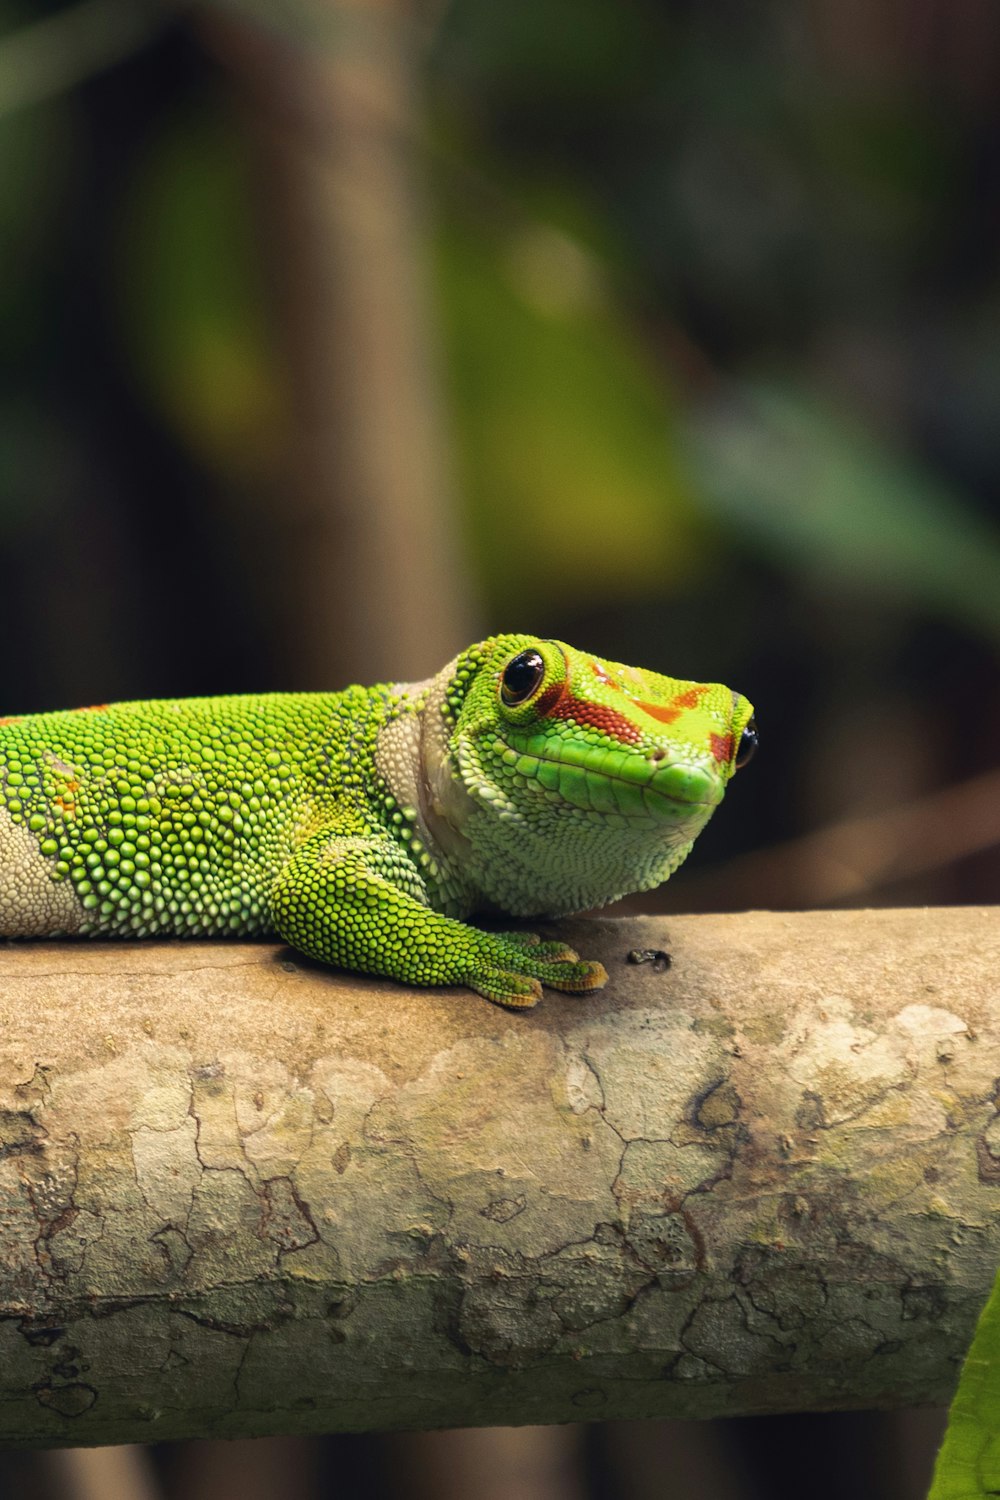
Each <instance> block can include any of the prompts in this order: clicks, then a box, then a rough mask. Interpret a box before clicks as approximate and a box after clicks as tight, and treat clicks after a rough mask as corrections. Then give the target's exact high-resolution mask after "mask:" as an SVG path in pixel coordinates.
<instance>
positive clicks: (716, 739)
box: [708, 734, 733, 765]
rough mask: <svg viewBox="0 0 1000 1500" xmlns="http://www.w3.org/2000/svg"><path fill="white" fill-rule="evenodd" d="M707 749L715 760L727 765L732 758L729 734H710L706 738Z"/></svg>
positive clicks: (731, 743)
mask: <svg viewBox="0 0 1000 1500" xmlns="http://www.w3.org/2000/svg"><path fill="white" fill-rule="evenodd" d="M708 744H709V748H710V749H711V751H712V754H713V755H714V756H715V758H716V760H718V761H722V762H724V763H725V764H727V765H728V763H729V761H731V760H732V758H733V737H732V735H731V734H710V735H709V737H708Z"/></svg>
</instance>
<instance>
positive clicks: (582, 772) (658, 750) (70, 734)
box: [0, 635, 756, 1007]
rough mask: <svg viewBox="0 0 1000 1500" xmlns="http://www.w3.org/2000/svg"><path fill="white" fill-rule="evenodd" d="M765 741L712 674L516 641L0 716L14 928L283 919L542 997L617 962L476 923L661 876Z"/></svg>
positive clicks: (441, 973) (496, 988)
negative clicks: (680, 673)
mask: <svg viewBox="0 0 1000 1500" xmlns="http://www.w3.org/2000/svg"><path fill="white" fill-rule="evenodd" d="M755 743H756V731H755V729H754V727H753V721H752V709H751V706H750V704H749V703H748V702H747V700H746V699H745V698H743V697H742V696H741V695H739V694H738V693H734V692H732V691H731V690H730V689H729V688H726V687H723V686H722V685H721V684H703V683H693V682H685V681H678V680H675V679H673V678H669V677H663V676H660V675H658V674H656V673H653V672H648V671H644V670H642V669H639V668H633V667H627V666H624V665H622V664H619V663H615V662H606V661H603V660H602V659H601V658H599V657H596V656H591V655H589V654H587V653H585V652H580V651H576V650H574V649H573V648H572V647H570V646H567V645H565V644H563V643H562V642H558V641H549V640H537V639H535V638H533V637H530V636H519V635H506V636H495V637H492V638H490V639H489V640H486V641H482V642H480V643H478V644H476V645H474V646H472V647H470V648H469V649H468V650H467V651H465V652H463V653H462V654H461V655H460V656H458V657H457V658H456V659H455V660H454V661H452V662H450V663H449V664H448V666H446V667H445V668H444V669H443V670H442V671H441V672H440V673H438V674H437V676H435V677H433V678H430V679H428V680H427V681H426V682H421V683H408V684H399V683H397V684H382V685H379V686H376V687H372V688H361V687H351V688H347V689H346V690H345V691H343V692H339V693H271V694H259V695H247V696H233V697H219V698H200V699H180V700H162V701H150V702H136V703H118V704H111V705H98V706H95V707H93V708H87V709H76V710H71V711H67V712H58V713H43V714H32V715H27V716H25V717H21V718H18V717H12V718H8V719H5V720H0V936H5V937H42V936H45V937H52V936H61V935H79V936H115V935H120V936H137V937H141V936H151V935H156V934H162V935H168V934H173V935H191V936H198V935H201V936H208V935H218V936H232V937H235V936H238V935H253V934H262V933H271V932H276V933H278V934H279V935H280V936H281V937H283V938H284V939H285V940H286V941H287V942H289V943H291V944H293V945H294V946H295V947H297V948H299V949H301V950H302V951H303V952H305V953H308V954H310V955H312V956H313V957H316V958H319V959H322V960H324V961H326V962H329V963H333V964H337V965H339V966H341V967H343V968H348V969H355V970H360V971H363V972H370V973H377V974H384V975H388V976H390V977H392V978H395V979H398V980H401V981H403V982H407V983H413V984H422V985H436V984H461V985H467V986H468V987H470V988H472V989H474V990H476V991H478V992H479V993H480V994H482V995H485V996H486V997H487V998H488V999H490V1000H494V1001H497V1002H498V1003H500V1004H505V1005H512V1006H519V1007H520V1006H527V1005H532V1004H534V1003H535V1001H536V1000H537V999H538V997H539V995H540V993H541V988H540V987H541V985H549V986H551V987H552V988H555V989H560V990H567V991H585V990H589V989H594V988H597V987H599V986H600V985H601V984H603V983H604V981H605V978H606V975H605V972H604V970H603V968H602V967H601V965H600V964H595V963H588V962H586V961H583V960H580V959H578V957H577V955H576V954H575V953H573V952H572V951H571V950H570V949H568V948H566V947H565V946H564V945H562V944H559V943H539V942H537V941H536V940H535V939H534V938H532V937H531V936H530V935H529V934H525V933H519V932H516V933H496V932H484V931H481V930H479V929H478V928H476V927H474V926H471V925H469V923H468V922H467V921H466V918H468V917H469V916H471V915H472V914H473V913H475V912H477V911H501V912H506V913H508V914H510V915H511V916H515V917H528V916H533V915H534V916H537V915H542V914H544V915H546V916H558V915H562V914H565V913H568V912H572V911H580V910H583V909H586V908H589V907H594V906H601V905H604V904H606V903H607V902H608V901H611V900H614V899H616V898H617V897H618V896H621V895H624V894H627V893H628V892H632V891H638V890H647V889H650V888H651V887H653V886H655V885H658V884H659V883H660V882H661V881H663V880H665V879H666V878H667V877H668V876H669V875H670V874H671V873H672V872H673V871H674V870H675V869H676V868H677V866H678V865H679V864H680V863H681V861H682V860H683V859H684V858H685V856H686V854H687V853H688V851H689V849H690V847H691V844H692V842H693V840H694V838H695V837H696V835H697V833H698V832H699V830H700V829H701V828H702V827H703V826H704V824H705V823H706V822H707V820H708V818H709V817H710V816H711V814H712V812H713V811H714V809H715V807H716V806H717V805H718V803H719V801H720V800H721V798H722V795H723V792H724V790H725V786H726V784H727V782H728V780H729V779H730V777H731V776H732V775H733V773H734V771H735V770H736V769H737V768H738V766H739V765H740V764H742V763H743V761H744V760H745V759H746V758H747V757H748V755H749V753H750V752H751V751H752V749H753V747H754V745H755Z"/></svg>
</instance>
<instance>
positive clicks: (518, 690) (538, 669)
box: [500, 651, 545, 706]
mask: <svg viewBox="0 0 1000 1500" xmlns="http://www.w3.org/2000/svg"><path fill="white" fill-rule="evenodd" d="M544 675H545V663H544V661H543V660H542V658H541V655H540V653H539V652H537V651H522V652H521V653H520V655H519V656H515V657H514V660H513V661H509V662H508V663H507V665H506V667H505V668H504V674H503V683H502V685H501V689H500V692H501V696H502V697H503V701H504V702H505V703H507V704H509V705H511V706H513V705H514V704H515V703H523V702H524V700H525V699H526V698H530V697H531V695H532V693H533V692H534V691H535V689H536V687H537V686H538V684H539V683H540V682H541V680H542V678H543V676H544Z"/></svg>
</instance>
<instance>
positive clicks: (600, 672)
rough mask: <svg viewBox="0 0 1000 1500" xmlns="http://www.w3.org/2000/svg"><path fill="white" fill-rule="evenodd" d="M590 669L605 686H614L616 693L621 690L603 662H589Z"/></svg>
mask: <svg viewBox="0 0 1000 1500" xmlns="http://www.w3.org/2000/svg"><path fill="white" fill-rule="evenodd" d="M590 670H591V671H592V672H593V674H594V676H595V677H596V678H597V680H598V682H603V683H604V684H605V685H606V686H607V687H610V688H614V690H615V692H616V693H620V692H621V688H620V687H619V686H618V684H617V682H616V681H615V679H614V678H613V677H612V676H611V675H610V673H609V672H608V670H607V668H606V667H605V666H604V663H603V662H599V661H592V662H591V663H590Z"/></svg>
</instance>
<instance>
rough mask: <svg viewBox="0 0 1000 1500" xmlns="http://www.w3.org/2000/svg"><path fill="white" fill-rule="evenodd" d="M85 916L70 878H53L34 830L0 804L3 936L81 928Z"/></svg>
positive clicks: (43, 934)
mask: <svg viewBox="0 0 1000 1500" xmlns="http://www.w3.org/2000/svg"><path fill="white" fill-rule="evenodd" d="M83 916H84V912H83V907H82V906H81V905H80V902H79V899H78V897H77V895H76V892H75V891H74V890H73V887H72V885H71V884H70V882H69V881H68V880H59V881H56V880H53V879H52V860H51V859H49V858H47V857H46V856H45V855H44V854H42V853H41V851H40V850H39V848H38V840H37V839H36V838H35V836H34V834H32V833H31V832H30V830H29V829H27V828H26V827H25V826H24V824H23V823H15V822H14V820H13V819H12V817H11V815H10V813H9V812H8V811H7V810H6V808H2V807H0V937H47V936H50V935H52V934H55V933H64V932H65V933H69V932H78V931H79V928H80V924H81V922H82V921H83Z"/></svg>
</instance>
